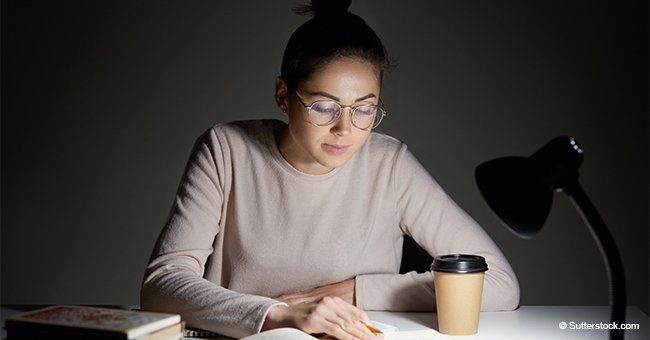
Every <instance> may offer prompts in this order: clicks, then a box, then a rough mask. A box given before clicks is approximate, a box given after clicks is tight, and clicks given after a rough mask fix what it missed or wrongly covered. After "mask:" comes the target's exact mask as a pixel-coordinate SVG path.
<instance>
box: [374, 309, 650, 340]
mask: <svg viewBox="0 0 650 340" xmlns="http://www.w3.org/2000/svg"><path fill="white" fill-rule="evenodd" d="M609 313H610V311H609V307H608V306H522V307H520V308H519V309H517V310H515V311H512V312H482V313H481V318H480V321H479V330H478V334H476V335H472V336H462V337H458V336H455V337H454V336H442V335H441V338H448V339H481V340H483V339H490V340H508V339H512V340H522V339H526V340H537V339H539V340H542V339H543V340H564V339H567V340H568V339H571V340H573V339H579V340H582V339H584V340H598V339H608V338H609V331H607V330H578V329H573V330H571V329H569V328H568V327H567V329H565V330H561V329H560V327H559V324H560V322H562V321H564V322H566V323H567V325H568V324H569V323H571V322H575V323H576V324H581V323H582V322H586V323H600V322H603V323H609ZM368 315H369V316H370V319H371V320H376V321H379V322H383V323H387V324H390V325H394V326H397V327H399V329H400V330H402V331H408V330H419V329H427V328H433V329H434V330H437V328H438V321H437V319H436V315H435V313H389V312H372V311H371V312H368ZM626 320H627V321H626V322H627V323H628V324H632V323H633V324H639V329H638V330H626V331H625V339H626V340H648V339H650V338H649V337H648V323H649V322H648V320H649V319H648V316H647V315H645V314H644V313H643V312H641V310H639V309H638V308H637V307H628V309H627V315H626Z"/></svg>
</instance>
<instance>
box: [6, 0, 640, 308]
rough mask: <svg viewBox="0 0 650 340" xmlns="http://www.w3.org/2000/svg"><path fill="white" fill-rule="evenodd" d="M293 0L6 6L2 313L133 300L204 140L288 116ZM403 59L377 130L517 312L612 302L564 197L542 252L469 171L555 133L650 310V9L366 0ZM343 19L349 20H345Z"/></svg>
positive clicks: (374, 22) (365, 13)
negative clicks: (456, 208)
mask: <svg viewBox="0 0 650 340" xmlns="http://www.w3.org/2000/svg"><path fill="white" fill-rule="evenodd" d="M297 3H298V1H297V0H285V1H241V2H234V1H125V0H123V1H45V0H43V1H3V2H2V226H1V228H2V229H1V230H2V234H1V238H2V268H1V269H2V280H1V290H2V295H1V299H2V303H89V304H90V303H92V304H137V303H138V296H139V285H140V280H141V278H142V273H143V269H144V267H145V264H146V262H147V259H148V257H149V254H150V251H151V249H152V247H153V244H154V241H155V239H156V237H157V235H158V232H159V231H160V229H161V227H162V225H163V223H164V222H165V219H166V217H167V213H168V210H169V208H170V207H171V202H172V198H173V196H174V193H175V190H176V187H177V185H178V182H179V180H180V176H181V173H182V171H183V168H184V166H185V162H186V160H187V158H188V156H189V152H190V148H191V146H192V143H193V142H194V140H195V138H196V137H197V136H198V135H199V134H200V133H201V132H202V131H204V130H205V129H207V128H208V127H209V126H211V125H212V124H215V123H219V122H226V121H231V120H237V119H254V118H278V119H282V118H283V117H282V115H281V113H280V112H279V111H278V110H277V108H276V107H275V106H274V102H273V88H274V80H275V77H276V76H277V75H278V73H279V68H280V60H281V56H282V51H283V49H284V45H285V44H286V41H287V40H288V38H289V35H290V34H291V32H292V31H293V30H294V29H295V28H296V27H297V26H298V25H299V24H300V23H302V22H304V21H305V20H306V19H307V18H306V17H300V16H297V15H294V14H292V12H291V11H290V8H291V7H292V6H294V5H295V4H297ZM351 10H352V11H353V12H355V13H357V14H360V15H361V16H362V17H364V18H365V19H366V20H367V21H368V23H369V24H370V25H371V26H372V27H374V28H375V30H376V31H377V33H378V34H379V35H380V37H382V39H383V40H384V43H385V44H386V46H387V48H388V51H389V54H390V55H391V57H392V60H393V61H394V62H395V63H396V64H397V67H395V68H394V69H392V70H391V71H390V72H388V73H387V74H386V76H385V78H384V84H385V85H384V88H383V91H382V98H383V100H384V102H385V103H386V105H387V107H388V109H389V115H390V116H389V117H388V118H387V119H386V120H385V122H384V123H382V126H381V127H380V129H379V131H381V132H384V133H388V134H391V135H393V136H395V137H397V138H398V139H401V140H404V141H405V142H406V143H408V145H409V147H410V148H411V150H412V151H413V152H414V154H415V155H416V156H417V157H418V158H419V160H420V161H421V162H422V163H423V164H424V166H426V168H427V169H428V170H429V171H430V172H431V174H432V175H433V176H434V177H435V178H436V179H437V180H438V181H439V182H440V183H441V185H442V186H443V187H444V188H445V189H446V190H447V191H448V193H449V194H450V195H451V196H452V197H453V198H454V199H455V200H456V201H457V202H458V203H459V204H460V205H461V206H462V207H464V208H465V209H466V210H467V211H468V212H469V213H470V214H471V215H472V216H474V217H475V218H476V219H477V220H478V221H479V222H480V223H481V224H482V225H483V226H484V228H485V229H486V230H487V232H488V233H489V234H490V235H491V236H492V237H493V238H494V240H495V241H496V242H497V243H498V244H499V245H500V246H501V248H502V250H503V251H504V253H505V254H506V255H507V257H508V258H509V259H510V261H511V263H512V265H513V267H514V269H515V271H516V272H517V274H518V276H519V280H520V284H521V288H522V300H521V302H522V304H528V305H529V304H600V305H604V304H607V303H608V301H607V280H606V274H605V271H604V265H603V261H602V259H601V256H600V253H599V252H598V249H597V247H596V245H595V243H594V241H593V240H592V238H591V236H590V234H589V232H588V230H587V228H586V226H585V225H584V224H583V222H582V221H581V219H580V217H579V216H578V214H577V213H576V211H575V210H574V208H573V207H572V206H571V204H570V202H569V201H568V199H567V198H566V197H565V196H564V195H562V194H556V199H555V202H554V204H553V209H552V212H551V215H550V216H549V219H548V222H547V225H546V227H545V229H544V230H542V232H541V233H540V234H539V235H538V237H537V238H535V239H533V240H531V241H525V240H522V239H518V238H517V237H515V236H514V235H512V234H511V233H510V232H508V231H507V230H506V229H505V228H503V227H502V226H501V225H500V224H499V222H498V220H497V219H496V218H495V216H494V215H493V214H492V212H491V211H490V210H489V208H488V207H487V205H486V204H485V202H483V200H482V198H481V197H480V194H479V192H478V189H477V187H476V184H475V182H474V179H473V172H474V168H475V167H476V166H477V165H478V164H480V163H482V162H484V161H486V160H489V159H492V158H496V157H501V156H507V155H529V154H531V153H532V152H534V151H535V150H537V149H538V148H539V147H540V146H541V145H542V144H544V143H545V142H547V141H548V140H550V139H551V138H552V137H555V136H558V135H571V136H573V137H575V138H576V139H577V140H578V141H579V142H580V143H581V144H582V146H583V148H584V150H585V160H584V163H583V165H582V167H581V169H580V174H581V177H580V182H581V183H582V185H583V187H584V189H585V191H586V192H587V193H588V195H589V196H590V197H591V199H592V200H593V202H594V204H595V205H596V206H597V207H598V208H599V209H600V212H601V214H602V216H603V218H604V220H605V221H606V222H607V223H608V225H609V228H610V229H611V232H612V234H613V235H614V238H615V240H616V242H617V243H618V245H619V248H620V251H621V254H622V257H623V261H624V263H625V270H626V274H627V287H628V303H629V304H631V305H636V306H639V307H640V308H641V309H642V310H643V311H644V312H645V313H648V287H649V284H648V269H649V264H648V258H649V252H648V245H649V240H648V226H649V222H648V207H649V204H648V176H649V170H648V156H649V152H648V142H649V141H648V130H649V129H648V3H647V2H644V1H558V0H555V1H520V0H501V1H499V0H496V1H484V0H475V1H377V0H372V1H371V0H364V1H361V0H355V1H354V3H353V5H352V7H351ZM332 24H333V25H335V24H336V23H332Z"/></svg>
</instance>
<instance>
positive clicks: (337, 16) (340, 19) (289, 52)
mask: <svg viewBox="0 0 650 340" xmlns="http://www.w3.org/2000/svg"><path fill="white" fill-rule="evenodd" d="M351 2H352V1H351V0H312V1H311V4H310V5H307V6H300V7H297V8H295V9H294V12H296V13H298V14H305V13H313V15H314V17H313V18H312V19H310V20H308V21H307V22H305V23H304V24H302V25H301V26H300V27H298V29H296V31H295V32H293V34H292V35H291V38H289V42H288V43H287V46H286V48H285V50H284V57H283V59H282V67H281V76H282V79H283V80H284V81H285V83H286V84H287V86H288V87H289V89H295V88H296V87H297V86H298V85H299V84H300V83H301V82H302V81H304V80H306V79H308V78H309V77H310V76H311V75H312V74H313V73H314V72H315V71H317V70H318V68H319V67H322V66H324V65H325V64H327V63H328V62H330V61H332V60H335V59H338V58H344V57H349V58H359V59H363V60H366V61H368V62H370V63H372V64H373V65H374V66H375V68H376V69H377V71H378V73H379V80H380V81H381V78H382V76H383V71H384V70H385V69H387V68H388V66H389V63H388V57H387V54H386V50H385V48H384V45H383V44H382V42H381V40H380V39H379V37H378V36H377V34H375V31H373V30H372V28H370V26H368V24H366V22H365V21H364V20H363V19H361V17H359V16H357V15H355V14H352V13H350V12H348V8H349V7H350V4H351Z"/></svg>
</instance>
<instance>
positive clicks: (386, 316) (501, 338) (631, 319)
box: [0, 306, 650, 340]
mask: <svg viewBox="0 0 650 340" xmlns="http://www.w3.org/2000/svg"><path fill="white" fill-rule="evenodd" d="M20 312H21V311H20V310H17V309H15V308H8V307H2V312H1V313H0V316H1V317H2V326H3V331H2V338H3V339H4V337H5V336H6V333H5V332H4V321H5V319H6V318H7V317H9V316H11V315H15V314H17V313H20ZM368 315H369V316H370V319H372V320H375V321H379V322H383V323H386V324H390V325H394V326H397V327H399V329H400V330H402V331H408V330H419V329H429V328H433V329H434V330H435V329H437V328H438V321H437V319H436V314H435V313H395V312H373V311H370V312H368ZM626 318H627V323H628V324H638V325H639V329H638V330H626V331H625V339H626V340H648V339H650V337H649V336H648V324H649V319H648V316H647V315H645V314H644V313H643V312H641V310H639V309H638V308H636V307H628V309H627V315H626ZM562 321H564V322H566V323H567V324H569V323H570V322H575V323H576V324H580V323H582V322H586V323H600V322H603V323H608V322H609V307H607V306H522V307H520V308H519V309H517V310H516V311H512V312H483V313H481V319H480V323H479V331H478V334H476V335H472V336H462V337H454V336H444V335H441V336H440V337H441V339H480V340H483V339H490V340H510V339H512V340H523V339H525V340H542V339H543V340H565V339H566V340H574V339H575V340H583V339H584V340H599V339H602V340H605V339H608V336H609V331H606V330H605V331H603V330H575V329H574V330H571V329H568V328H567V329H565V330H561V329H560V327H559V324H560V322H562ZM187 339H189V338H187ZM213 339H214V338H213Z"/></svg>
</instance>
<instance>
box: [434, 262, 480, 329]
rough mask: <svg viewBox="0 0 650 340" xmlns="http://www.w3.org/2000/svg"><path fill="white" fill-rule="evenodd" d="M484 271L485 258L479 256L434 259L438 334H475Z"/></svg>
mask: <svg viewBox="0 0 650 340" xmlns="http://www.w3.org/2000/svg"><path fill="white" fill-rule="evenodd" d="M487 269H488V267H487V264H486V263H485V258H484V257H482V256H478V255H466V254H452V255H442V256H436V257H435V258H434V260H433V264H431V270H432V271H433V282H434V285H435V291H436V308H437V314H438V330H439V331H440V333H443V334H448V335H471V334H476V333H477V332H478V319H479V312H480V310H481V295H482V294H483V278H484V276H485V271H486V270H487Z"/></svg>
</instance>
